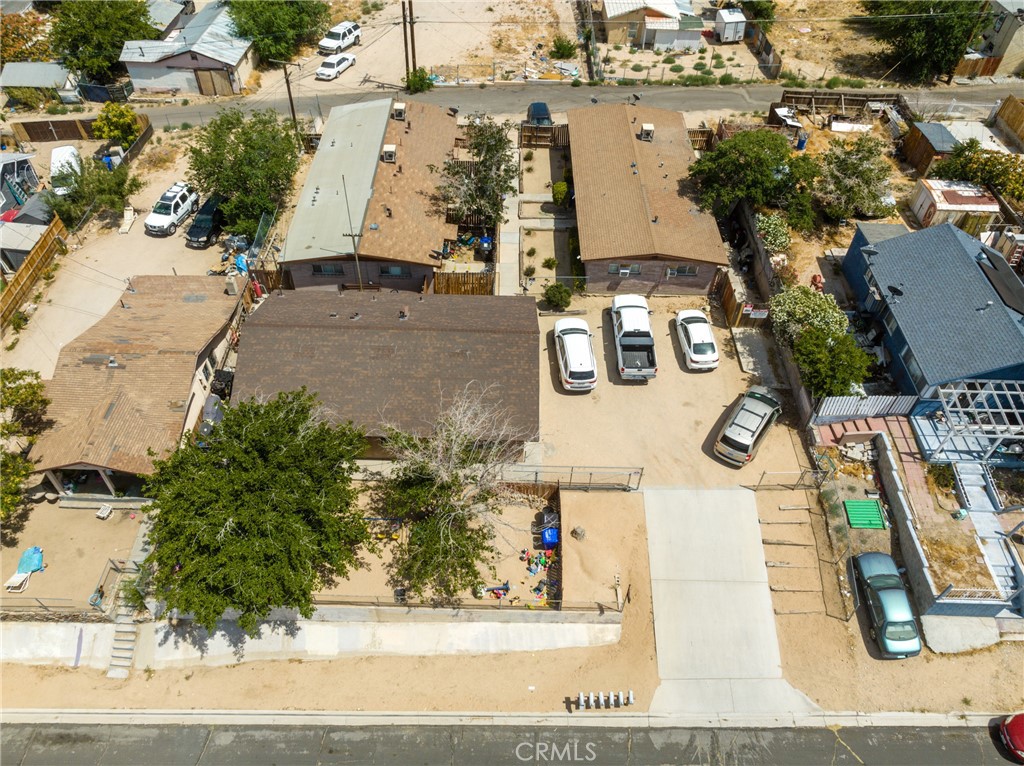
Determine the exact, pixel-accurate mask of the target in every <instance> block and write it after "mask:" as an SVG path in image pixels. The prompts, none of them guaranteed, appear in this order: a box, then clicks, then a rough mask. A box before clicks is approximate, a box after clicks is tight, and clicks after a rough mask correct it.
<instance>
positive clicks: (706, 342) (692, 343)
mask: <svg viewBox="0 0 1024 766" xmlns="http://www.w3.org/2000/svg"><path fill="white" fill-rule="evenodd" d="M676 333H678V335H679V343H680V344H681V345H682V347H683V355H684V356H685V357H686V366H687V367H688V368H690V369H691V370H713V369H715V368H716V367H718V344H716V343H715V336H714V334H713V333H712V332H711V322H710V321H709V320H708V318H707V316H706V315H705V314H704V312H703V311H697V310H696V309H689V310H685V311H680V312H679V313H678V314H676Z"/></svg>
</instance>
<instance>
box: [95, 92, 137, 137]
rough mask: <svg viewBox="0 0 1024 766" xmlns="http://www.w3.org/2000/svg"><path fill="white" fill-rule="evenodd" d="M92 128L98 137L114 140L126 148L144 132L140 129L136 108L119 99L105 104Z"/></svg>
mask: <svg viewBox="0 0 1024 766" xmlns="http://www.w3.org/2000/svg"><path fill="white" fill-rule="evenodd" d="M92 130H93V133H94V134H95V135H96V137H97V138H104V139H107V140H109V141H113V142H114V143H115V144H117V145H118V146H123V147H124V148H126V149H127V148H128V147H129V146H131V145H132V143H133V142H134V141H135V139H136V138H138V137H139V133H141V132H142V131H140V130H139V122H138V118H137V117H136V116H135V110H134V109H132V108H131V107H130V106H128V104H120V103H118V102H117V101H108V102H107V103H106V104H104V105H103V109H102V110H101V111H100V113H99V114H98V115H97V116H96V121H95V122H94V123H93V125H92Z"/></svg>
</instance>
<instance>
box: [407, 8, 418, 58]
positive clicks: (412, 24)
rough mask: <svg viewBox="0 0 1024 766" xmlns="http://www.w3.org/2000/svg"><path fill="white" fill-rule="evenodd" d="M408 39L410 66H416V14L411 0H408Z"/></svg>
mask: <svg viewBox="0 0 1024 766" xmlns="http://www.w3.org/2000/svg"><path fill="white" fill-rule="evenodd" d="M409 40H410V41H411V42H412V68H413V69H417V66H416V16H415V15H414V14H413V10H412V0H409Z"/></svg>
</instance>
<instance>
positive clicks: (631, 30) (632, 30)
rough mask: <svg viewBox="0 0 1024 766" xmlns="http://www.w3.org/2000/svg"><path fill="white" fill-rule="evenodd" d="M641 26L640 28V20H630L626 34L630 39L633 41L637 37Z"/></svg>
mask: <svg viewBox="0 0 1024 766" xmlns="http://www.w3.org/2000/svg"><path fill="white" fill-rule="evenodd" d="M639 28H640V22H638V21H631V22H629V26H628V27H627V28H626V36H627V37H628V38H629V39H630V41H632V40H633V38H635V37H636V33H637V30H639Z"/></svg>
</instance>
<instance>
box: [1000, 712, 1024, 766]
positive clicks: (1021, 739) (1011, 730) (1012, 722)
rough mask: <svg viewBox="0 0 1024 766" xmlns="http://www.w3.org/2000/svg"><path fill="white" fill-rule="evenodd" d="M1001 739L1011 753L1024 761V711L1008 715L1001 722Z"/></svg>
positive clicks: (1020, 760)
mask: <svg viewBox="0 0 1024 766" xmlns="http://www.w3.org/2000/svg"><path fill="white" fill-rule="evenodd" d="M999 739H1001V740H1002V741H1003V744H1004V745H1005V746H1006V749H1007V750H1009V751H1010V755H1012V756H1013V757H1014V758H1016V759H1017V760H1018V761H1019V762H1020V763H1024V713H1015V714H1014V715H1008V716H1006V718H1004V719H1003V720H1002V721H1000V723H999Z"/></svg>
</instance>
